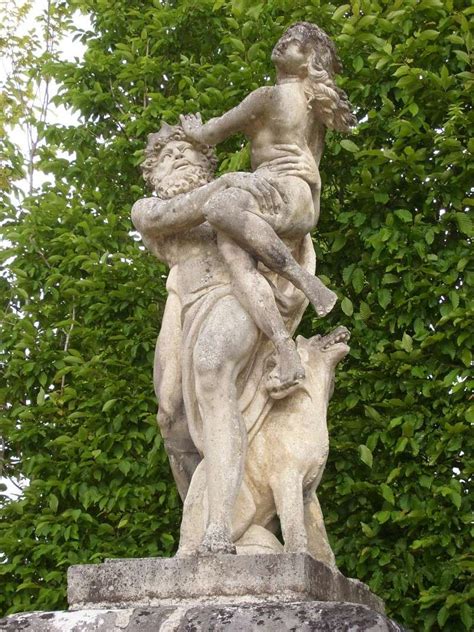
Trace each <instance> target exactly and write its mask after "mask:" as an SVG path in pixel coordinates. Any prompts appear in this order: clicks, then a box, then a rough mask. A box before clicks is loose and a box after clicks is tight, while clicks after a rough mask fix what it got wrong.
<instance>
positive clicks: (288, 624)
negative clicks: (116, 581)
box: [0, 601, 406, 632]
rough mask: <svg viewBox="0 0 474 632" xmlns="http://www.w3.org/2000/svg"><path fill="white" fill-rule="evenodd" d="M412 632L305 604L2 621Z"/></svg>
mask: <svg viewBox="0 0 474 632" xmlns="http://www.w3.org/2000/svg"><path fill="white" fill-rule="evenodd" d="M210 630H212V631H213V632H252V631H255V632H288V630H298V632H335V631H336V630H350V631H351V632H406V631H405V630H404V629H403V628H402V627H400V626H399V625H397V624H396V623H394V622H393V621H391V620H390V619H388V618H387V617H385V616H384V615H383V614H381V613H379V612H374V611H373V610H370V608H367V606H363V605H360V604H351V603H340V602H318V601H299V602H287V603H242V604H221V605H194V606H193V605H188V606H174V607H173V606H162V607H158V608H127V609H120V610H119V609H102V610H100V609H94V610H77V611H73V612H29V613H24V614H16V615H12V616H10V617H7V618H6V619H1V620H0V631H1V632H118V631H120V632H209V631H210Z"/></svg>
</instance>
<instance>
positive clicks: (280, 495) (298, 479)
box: [270, 469, 308, 553]
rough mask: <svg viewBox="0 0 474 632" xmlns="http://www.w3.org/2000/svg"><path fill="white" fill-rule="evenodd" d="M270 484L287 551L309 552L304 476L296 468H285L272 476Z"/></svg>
mask: <svg viewBox="0 0 474 632" xmlns="http://www.w3.org/2000/svg"><path fill="white" fill-rule="evenodd" d="M270 485H271V488H272V491H273V498H274V499H275V507H276V510H277V514H278V517H279V518H280V524H281V531H282V534H283V540H284V543H285V553H307V552H308V539H307V537H306V528H305V523H304V504H303V476H302V475H301V474H300V473H299V472H298V471H296V470H290V469H288V470H283V471H281V472H278V473H277V474H275V475H273V476H272V480H271V483H270Z"/></svg>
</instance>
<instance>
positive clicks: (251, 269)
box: [217, 233, 305, 395]
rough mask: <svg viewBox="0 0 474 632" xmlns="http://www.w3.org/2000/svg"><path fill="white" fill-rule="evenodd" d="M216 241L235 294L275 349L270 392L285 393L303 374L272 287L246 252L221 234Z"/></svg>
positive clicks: (299, 380) (302, 377)
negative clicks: (274, 376)
mask: <svg viewBox="0 0 474 632" xmlns="http://www.w3.org/2000/svg"><path fill="white" fill-rule="evenodd" d="M217 244H218V247H219V251H220V253H221V255H222V256H223V258H224V259H225V261H226V263H227V265H228V267H229V272H230V274H231V277H232V286H233V288H234V293H235V295H236V297H237V298H238V300H239V302H240V303H241V305H243V306H244V307H245V308H246V309H247V311H248V312H249V314H250V315H251V316H252V318H253V320H254V321H255V323H256V325H257V327H258V328H259V329H260V331H262V332H263V333H264V334H265V335H266V336H267V337H268V338H269V339H270V340H271V341H272V342H273V344H274V345H275V348H276V350H277V354H278V357H277V367H276V371H275V373H276V375H277V377H278V380H277V382H276V384H274V386H273V388H272V394H273V395H276V394H279V395H283V394H286V393H287V392H288V390H289V389H291V388H292V387H293V386H296V385H297V384H298V383H299V382H301V380H303V379H304V376H305V373H304V369H303V365H302V364H301V359H300V356H299V354H298V351H297V349H296V344H295V342H294V340H293V339H292V338H291V336H290V335H289V334H288V330H287V328H286V325H285V323H284V321H283V318H282V316H281V314H280V312H279V310H278V307H277V304H276V301H275V296H274V294H273V290H272V288H271V286H270V284H269V283H268V281H267V280H266V279H265V277H264V276H263V275H262V274H261V273H260V272H259V271H258V270H257V266H256V261H255V259H254V258H253V257H252V256H251V255H250V254H249V253H248V252H246V251H245V250H243V249H242V248H241V247H240V246H238V245H237V244H236V243H235V242H234V241H233V240H232V239H230V238H229V237H227V236H226V235H224V234H223V233H218V234H217Z"/></svg>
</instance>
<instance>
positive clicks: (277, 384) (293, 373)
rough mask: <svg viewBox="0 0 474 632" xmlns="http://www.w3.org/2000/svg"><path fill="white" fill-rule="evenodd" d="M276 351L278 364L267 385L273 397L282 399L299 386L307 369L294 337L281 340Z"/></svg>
mask: <svg viewBox="0 0 474 632" xmlns="http://www.w3.org/2000/svg"><path fill="white" fill-rule="evenodd" d="M276 352H277V359H276V365H275V367H274V369H273V370H272V371H271V372H270V375H269V376H268V378H267V382H266V387H267V390H268V391H269V393H270V396H271V397H272V398H273V399H282V398H283V397H286V396H287V395H289V394H290V393H292V392H293V391H295V390H296V389H297V388H298V386H299V384H300V383H301V382H302V381H303V380H304V378H305V371H304V368H303V365H302V364H301V358H300V356H299V353H298V350H297V348H296V344H295V342H294V340H292V338H287V339H285V340H284V341H283V342H281V343H280V344H279V345H278V346H277V349H276Z"/></svg>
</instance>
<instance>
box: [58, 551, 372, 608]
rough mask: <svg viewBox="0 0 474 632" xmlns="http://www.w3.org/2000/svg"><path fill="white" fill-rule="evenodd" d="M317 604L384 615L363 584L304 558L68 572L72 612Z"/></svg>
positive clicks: (214, 559) (223, 559) (169, 561)
mask: <svg viewBox="0 0 474 632" xmlns="http://www.w3.org/2000/svg"><path fill="white" fill-rule="evenodd" d="M314 599H316V600H320V601H347V602H352V603H360V604H364V605H367V606H368V607H370V608H372V609H373V610H375V611H378V612H383V602H382V601H381V599H379V598H378V597H376V596H375V595H373V594H372V593H371V592H370V590H369V589H368V587H367V586H366V585H365V584H363V583H362V582H359V581H357V580H354V579H347V578H346V577H344V576H343V575H342V574H341V573H339V572H338V571H336V570H333V569H331V568H330V567H328V566H326V565H325V564H323V563H322V562H318V561H316V560H314V559H313V558H312V557H311V556H309V555H306V554H293V555H290V554H280V555H237V556H236V555H214V556H206V557H201V558H195V557H189V558H148V559H129V560H110V561H108V562H105V563H104V564H94V565H89V564H85V565H81V566H71V567H70V568H69V571H68V600H69V605H70V607H71V608H72V609H80V608H91V607H122V608H124V607H129V606H158V605H163V604H168V605H176V604H183V603H190V602H193V601H197V600H199V601H201V602H202V601H203V600H204V601H208V602H211V603H218V602H221V603H222V602H224V603H225V602H232V601H247V602H252V601H278V602H283V601H301V600H314Z"/></svg>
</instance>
